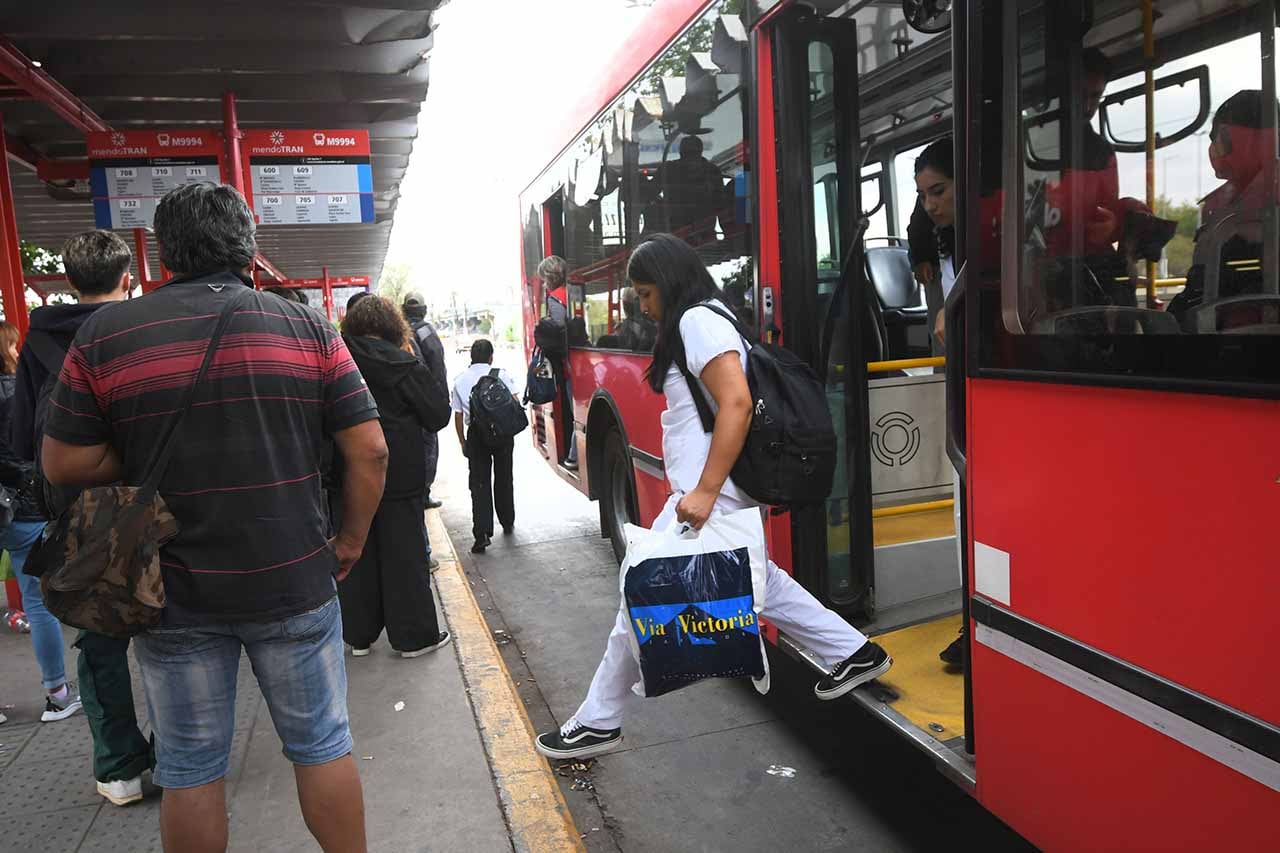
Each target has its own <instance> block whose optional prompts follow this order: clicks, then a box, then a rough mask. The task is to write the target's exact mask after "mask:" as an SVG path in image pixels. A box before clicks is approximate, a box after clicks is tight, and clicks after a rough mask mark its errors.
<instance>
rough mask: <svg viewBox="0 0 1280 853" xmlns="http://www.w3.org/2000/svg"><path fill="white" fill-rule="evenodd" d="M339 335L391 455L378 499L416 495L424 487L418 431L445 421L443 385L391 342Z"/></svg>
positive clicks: (437, 427) (440, 426) (439, 426)
mask: <svg viewBox="0 0 1280 853" xmlns="http://www.w3.org/2000/svg"><path fill="white" fill-rule="evenodd" d="M344 340H345V341H346V342H347V349H348V350H350V351H351V357H352V358H353V359H354V360H355V363H356V367H358V368H360V375H361V376H363V377H364V381H365V383H366V384H367V385H368V386H369V392H370V393H372V394H373V399H374V402H376V403H377V404H378V416H379V417H380V418H381V420H382V434H383V435H384V436H385V437H386V440H387V449H388V451H389V452H390V456H391V458H390V459H389V460H388V465H387V482H386V486H385V487H384V488H383V498H384V499H397V498H408V497H418V498H421V497H422V496H423V495H424V494H426V490H427V470H426V466H425V465H424V464H423V454H424V453H425V451H426V445H425V444H424V443H423V437H422V431H423V430H424V429H425V430H431V431H433V432H434V431H437V430H440V429H443V428H444V426H445V425H446V424H447V423H448V422H449V416H450V412H449V396H448V394H447V393H445V390H444V385H443V384H441V383H439V382H436V380H435V377H433V376H432V375H431V371H430V370H428V369H427V367H426V365H424V364H423V363H422V362H421V361H419V360H418V359H417V358H415V357H414V356H412V355H410V354H409V353H407V352H405V351H404V350H402V349H400V348H399V347H397V346H395V345H394V344H390V343H387V342H386V341H383V340H378V339H375V338H364V337H344Z"/></svg>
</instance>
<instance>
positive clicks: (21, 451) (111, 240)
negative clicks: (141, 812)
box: [12, 231, 154, 806]
mask: <svg viewBox="0 0 1280 853" xmlns="http://www.w3.org/2000/svg"><path fill="white" fill-rule="evenodd" d="M132 261H133V255H132V253H131V252H130V251H129V246H128V244H127V243H125V242H124V240H121V239H120V238H119V237H117V236H116V235H115V234H113V233H111V232H110V231H85V232H83V233H81V234H77V235H75V236H74V237H72V238H71V239H70V240H68V241H67V242H66V243H65V244H64V245H63V247H62V264H63V267H64V268H65V270H66V274H67V280H68V281H69V282H71V287H72V288H73V289H74V290H75V293H76V297H77V299H78V300H79V301H78V302H75V303H71V304H67V305H49V306H46V307H43V308H37V309H36V310H34V311H32V312H31V328H30V329H29V330H28V331H27V340H26V343H25V345H24V346H23V348H22V353H21V355H20V356H19V358H18V382H17V390H16V392H15V395H14V404H13V430H12V432H13V448H14V452H15V453H17V454H18V456H19V457H20V458H22V459H24V460H27V461H29V462H30V463H32V464H36V460H37V455H36V449H37V443H38V442H39V441H40V440H41V439H42V438H43V428H44V424H43V420H44V417H45V416H47V412H48V407H49V403H48V395H49V394H50V392H52V390H53V385H54V383H55V382H56V381H57V378H58V374H59V373H60V372H61V371H62V363H63V360H64V359H65V358H66V354H67V350H68V349H69V348H70V346H71V341H72V340H73V339H74V338H75V334H76V332H77V331H78V330H79V328H80V327H81V326H82V325H83V324H84V322H85V321H86V320H87V319H89V317H91V316H93V314H94V313H96V312H97V311H98V310H100V309H102V308H105V307H106V306H108V305H111V304H112V303H115V302H120V301H122V300H124V299H125V298H126V297H127V296H128V295H129V290H130V288H131V286H132V284H133V279H132V276H130V274H129V265H130V264H131V263H132ZM36 473H37V475H39V473H40V472H39V467H38V465H37V470H36ZM39 479H40V480H43V478H42V477H40V478H39ZM77 495H78V490H76V489H46V488H44V487H43V485H42V484H41V486H40V496H41V498H42V500H41V501H40V503H41V504H42V505H43V506H42V510H43V515H44V516H46V520H52V519H53V518H55V517H57V515H58V514H59V513H61V512H63V511H64V510H65V509H66V508H67V507H69V506H70V505H71V504H72V502H73V501H74V500H75V499H76V497H77ZM74 645H75V647H76V648H77V649H79V650H80V656H79V659H78V661H77V666H76V673H77V676H78V678H79V682H80V698H81V700H82V701H83V703H84V712H85V716H86V717H88V720H89V732H90V734H91V735H92V736H93V775H94V778H95V780H96V781H97V787H98V793H99V794H101V795H102V796H103V797H105V798H106V799H107V800H108V801H110V802H111V803H114V804H115V805H117V806H123V805H127V804H129V803H133V802H137V801H138V800H141V799H142V773H143V771H145V770H150V769H151V767H152V765H153V763H154V758H153V754H152V749H151V744H150V742H149V741H148V740H147V738H145V737H143V735H142V732H141V731H140V730H139V728H138V715H137V710H136V709H135V707H134V704H133V677H132V676H131V675H130V673H129V641H128V640H127V639H119V638H116V637H108V636H106V635H105V634H98V633H95V632H93V631H83V630H82V631H80V632H79V634H78V635H77V636H76V641H75V643H74Z"/></svg>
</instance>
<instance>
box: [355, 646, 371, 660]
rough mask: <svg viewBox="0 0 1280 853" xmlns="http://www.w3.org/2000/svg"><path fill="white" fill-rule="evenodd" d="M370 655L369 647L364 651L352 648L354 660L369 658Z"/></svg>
mask: <svg viewBox="0 0 1280 853" xmlns="http://www.w3.org/2000/svg"><path fill="white" fill-rule="evenodd" d="M368 654H369V647H368V646H365V647H364V648H363V649H357V648H356V647H355V646H352V647H351V656H352V657H353V658H362V657H367V656H368Z"/></svg>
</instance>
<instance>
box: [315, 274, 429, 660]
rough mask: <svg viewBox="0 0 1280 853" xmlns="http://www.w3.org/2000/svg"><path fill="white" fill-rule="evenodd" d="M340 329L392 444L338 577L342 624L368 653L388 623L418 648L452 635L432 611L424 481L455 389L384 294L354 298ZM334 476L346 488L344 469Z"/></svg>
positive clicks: (405, 653) (396, 641)
mask: <svg viewBox="0 0 1280 853" xmlns="http://www.w3.org/2000/svg"><path fill="white" fill-rule="evenodd" d="M342 337H343V339H344V340H345V341H346V344H347V349H349V350H350V351H351V357H352V358H353V359H355V363H356V366H357V367H359V368H360V373H361V375H362V376H364V380H365V382H366V383H367V384H368V386H369V391H370V392H371V393H372V394H373V399H374V401H375V402H376V403H377V404H378V414H379V416H380V417H381V420H382V432H383V434H384V435H385V436H386V441H387V448H388V451H389V452H390V459H389V460H388V464H387V480H386V486H385V487H384V489H383V492H382V502H381V503H380V504H379V505H378V512H377V514H376V515H374V517H373V525H372V526H371V527H370V528H369V539H368V541H367V543H366V544H365V548H364V554H362V555H361V557H360V560H359V561H358V562H357V563H356V565H355V568H353V569H352V570H351V574H350V575H348V576H347V578H346V579H345V580H343V581H341V582H340V583H339V584H338V598H339V599H340V600H341V602H342V634H343V638H344V639H345V640H346V641H347V642H348V643H349V644H350V645H351V653H352V654H353V655H355V656H357V657H359V656H363V655H367V654H368V653H369V647H370V646H371V645H372V644H373V642H374V640H376V639H377V638H378V636H379V635H380V634H381V633H382V631H383V629H384V628H385V629H386V632H387V639H388V641H389V642H390V643H391V647H392V648H393V649H395V650H396V651H397V652H399V653H400V655H401V657H417V656H418V655H421V654H425V653H427V652H430V651H434V650H436V649H438V648H440V647H441V646H443V645H445V644H446V643H448V642H449V632H448V631H442V630H440V623H439V620H438V619H437V617H436V606H435V600H434V599H433V598H432V595H431V573H430V571H429V570H428V568H427V556H426V555H427V546H426V541H425V539H424V538H423V528H422V506H423V499H424V496H425V494H426V489H427V480H426V470H425V468H424V466H423V464H422V458H423V453H424V447H423V443H422V431H423V430H424V429H428V430H439V429H442V428H443V427H444V426H445V425H446V424H447V423H448V422H449V416H450V412H449V399H448V395H447V393H446V391H445V388H444V386H443V385H441V384H440V382H439V381H438V380H437V379H436V378H435V377H433V376H432V375H431V372H430V371H429V370H428V369H427V368H426V367H425V366H424V365H423V364H422V362H420V361H419V360H418V359H417V358H415V357H414V355H413V352H412V349H411V348H410V344H409V326H408V324H406V323H405V321H404V317H403V316H402V315H401V314H400V311H399V309H398V308H396V307H395V306H394V305H392V304H391V303H390V302H389V301H387V300H386V299H383V298H382V297H380V296H369V297H366V298H364V299H361V300H360V301H359V302H357V303H356V304H355V305H353V306H352V307H351V309H350V310H349V311H348V312H347V315H346V317H345V318H343V321H342ZM338 476H339V488H341V472H338ZM336 504H337V505H339V506H340V505H341V502H340V501H338V502H336Z"/></svg>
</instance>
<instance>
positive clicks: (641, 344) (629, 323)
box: [616, 287, 658, 352]
mask: <svg viewBox="0 0 1280 853" xmlns="http://www.w3.org/2000/svg"><path fill="white" fill-rule="evenodd" d="M616 334H617V337H618V346H619V348H620V349H629V350H635V351H637V352H651V351H652V350H653V342H654V339H655V338H656V337H657V335H658V329H657V326H656V324H655V323H654V322H653V321H652V320H650V319H649V318H648V317H646V316H644V315H643V314H641V313H640V297H639V296H638V295H637V294H636V290H635V288H634V287H626V288H623V290H622V325H620V326H619V327H618V331H617V333H616Z"/></svg>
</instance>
